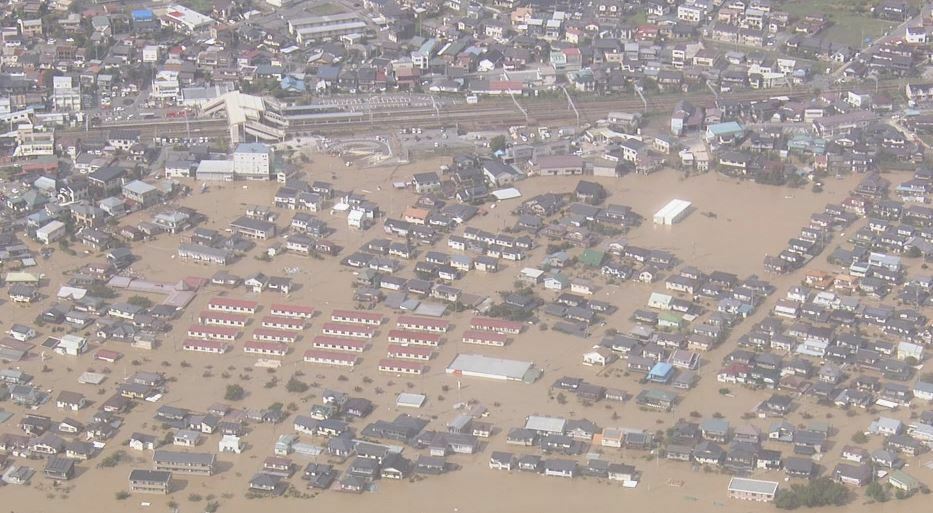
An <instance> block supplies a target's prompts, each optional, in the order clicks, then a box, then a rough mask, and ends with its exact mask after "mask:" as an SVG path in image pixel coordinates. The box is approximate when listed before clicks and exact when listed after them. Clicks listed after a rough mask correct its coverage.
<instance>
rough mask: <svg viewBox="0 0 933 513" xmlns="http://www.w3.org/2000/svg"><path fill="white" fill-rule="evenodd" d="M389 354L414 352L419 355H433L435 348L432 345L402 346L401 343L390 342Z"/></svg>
mask: <svg viewBox="0 0 933 513" xmlns="http://www.w3.org/2000/svg"><path fill="white" fill-rule="evenodd" d="M386 349H387V351H386V352H387V353H388V354H389V356H392V354H413V355H418V356H431V355H432V354H434V350H433V349H431V348H430V347H424V346H402V345H399V344H389V347H388V348H386Z"/></svg>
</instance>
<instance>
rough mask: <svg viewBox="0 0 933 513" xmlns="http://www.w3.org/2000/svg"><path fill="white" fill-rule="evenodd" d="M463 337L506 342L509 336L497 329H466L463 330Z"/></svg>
mask: <svg viewBox="0 0 933 513" xmlns="http://www.w3.org/2000/svg"><path fill="white" fill-rule="evenodd" d="M463 339H464V340H466V339H473V340H488V341H490V342H502V343H505V342H506V341H507V340H508V339H509V337H508V336H506V335H505V334H504V333H498V332H495V331H482V330H466V331H464V332H463Z"/></svg>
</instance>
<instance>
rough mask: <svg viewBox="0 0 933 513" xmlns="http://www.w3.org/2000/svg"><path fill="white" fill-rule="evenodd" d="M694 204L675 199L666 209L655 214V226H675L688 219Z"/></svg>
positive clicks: (665, 206)
mask: <svg viewBox="0 0 933 513" xmlns="http://www.w3.org/2000/svg"><path fill="white" fill-rule="evenodd" d="M691 205H692V203H690V202H689V201H686V200H681V199H673V200H671V201H670V203H668V204H667V205H664V208H662V209H661V210H658V211H657V213H655V214H654V224H674V223H677V222H679V221H680V220H681V219H683V218H685V217H687V214H689V213H690V206H691Z"/></svg>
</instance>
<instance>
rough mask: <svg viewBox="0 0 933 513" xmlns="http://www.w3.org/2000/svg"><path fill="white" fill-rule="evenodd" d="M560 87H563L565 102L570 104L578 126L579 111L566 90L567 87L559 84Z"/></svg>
mask: <svg viewBox="0 0 933 513" xmlns="http://www.w3.org/2000/svg"><path fill="white" fill-rule="evenodd" d="M560 88H561V89H563V91H564V95H565V96H567V103H569V104H570V108H571V109H573V113H574V114H576V116H577V126H579V125H580V111H578V110H577V106H576V105H574V104H573V98H571V97H570V93H569V92H567V88H566V87H564V86H560Z"/></svg>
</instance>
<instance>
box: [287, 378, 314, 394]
mask: <svg viewBox="0 0 933 513" xmlns="http://www.w3.org/2000/svg"><path fill="white" fill-rule="evenodd" d="M308 388H309V386H308V384H307V383H305V382H304V381H301V380H300V379H298V378H296V377H295V376H292V377H291V378H289V380H288V383H287V384H286V385H285V390H288V391H289V392H291V393H294V394H303V393H305V392H307V391H308Z"/></svg>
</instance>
